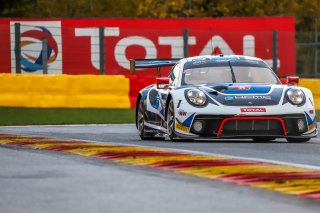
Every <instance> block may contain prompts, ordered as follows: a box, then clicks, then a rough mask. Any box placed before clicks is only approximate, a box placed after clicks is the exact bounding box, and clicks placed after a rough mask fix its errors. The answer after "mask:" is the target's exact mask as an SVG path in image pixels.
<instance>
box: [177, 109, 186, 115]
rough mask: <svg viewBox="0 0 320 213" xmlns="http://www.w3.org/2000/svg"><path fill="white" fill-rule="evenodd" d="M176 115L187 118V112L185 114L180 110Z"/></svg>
mask: <svg viewBox="0 0 320 213" xmlns="http://www.w3.org/2000/svg"><path fill="white" fill-rule="evenodd" d="M178 114H179V115H180V116H187V112H185V111H184V110H182V109H180V110H179V111H178Z"/></svg>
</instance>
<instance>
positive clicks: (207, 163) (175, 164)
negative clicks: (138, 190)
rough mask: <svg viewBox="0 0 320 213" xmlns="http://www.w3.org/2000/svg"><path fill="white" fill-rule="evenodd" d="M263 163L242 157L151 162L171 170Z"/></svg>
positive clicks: (152, 165) (157, 166) (153, 165)
mask: <svg viewBox="0 0 320 213" xmlns="http://www.w3.org/2000/svg"><path fill="white" fill-rule="evenodd" d="M254 164H261V163H260V162H256V161H249V160H241V159H221V160H184V161H163V162H159V163H154V164H150V166H151V167H155V168H163V169H170V170H178V169H185V168H190V167H212V166H233V165H254Z"/></svg>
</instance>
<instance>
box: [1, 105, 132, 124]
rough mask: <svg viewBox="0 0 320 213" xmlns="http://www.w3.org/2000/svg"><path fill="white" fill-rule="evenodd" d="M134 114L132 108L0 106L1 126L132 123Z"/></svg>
mask: <svg viewBox="0 0 320 213" xmlns="http://www.w3.org/2000/svg"><path fill="white" fill-rule="evenodd" d="M134 116H135V110H134V109H94V108H90V109H87V108H85V109H74V108H23V107H0V125H1V126H8V125H40V124H119V123H133V122H134V121H135V117H134Z"/></svg>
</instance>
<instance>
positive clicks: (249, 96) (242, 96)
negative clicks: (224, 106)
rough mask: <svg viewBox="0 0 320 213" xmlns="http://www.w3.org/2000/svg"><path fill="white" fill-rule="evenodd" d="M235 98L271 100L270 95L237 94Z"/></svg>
mask: <svg viewBox="0 0 320 213" xmlns="http://www.w3.org/2000/svg"><path fill="white" fill-rule="evenodd" d="M234 98H235V99H242V100H271V96H269V95H236V96H234Z"/></svg>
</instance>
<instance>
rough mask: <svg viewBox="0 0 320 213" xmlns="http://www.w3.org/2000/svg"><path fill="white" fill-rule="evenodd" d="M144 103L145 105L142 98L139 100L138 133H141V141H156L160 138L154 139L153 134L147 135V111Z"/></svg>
mask: <svg viewBox="0 0 320 213" xmlns="http://www.w3.org/2000/svg"><path fill="white" fill-rule="evenodd" d="M143 105H144V103H143V99H142V98H140V100H139V105H138V112H137V118H136V119H137V128H138V132H139V136H140V138H141V140H154V139H158V138H154V136H155V135H154V134H152V133H147V132H146V127H145V124H144V122H145V119H144V118H145V109H144V106H143Z"/></svg>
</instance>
